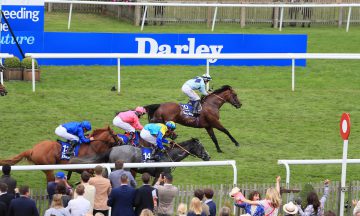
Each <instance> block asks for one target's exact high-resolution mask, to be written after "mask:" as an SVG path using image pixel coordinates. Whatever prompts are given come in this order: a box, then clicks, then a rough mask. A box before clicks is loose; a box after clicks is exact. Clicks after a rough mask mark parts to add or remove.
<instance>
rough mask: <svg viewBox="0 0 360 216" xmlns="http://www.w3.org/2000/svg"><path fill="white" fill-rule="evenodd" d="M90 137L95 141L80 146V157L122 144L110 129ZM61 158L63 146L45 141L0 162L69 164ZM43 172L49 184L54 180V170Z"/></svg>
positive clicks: (105, 150) (94, 133)
mask: <svg viewBox="0 0 360 216" xmlns="http://www.w3.org/2000/svg"><path fill="white" fill-rule="evenodd" d="M90 136H92V137H94V140H93V141H91V142H90V144H81V145H80V149H79V154H78V156H79V157H82V156H86V155H96V154H102V153H105V152H107V151H108V150H109V149H110V148H112V147H113V146H116V145H120V144H121V143H120V142H121V141H120V140H119V138H118V137H117V136H116V135H115V134H114V132H113V130H112V129H111V128H110V127H106V128H102V129H96V130H94V132H93V133H92V134H91V135H90ZM60 156H61V145H60V144H59V143H58V142H56V141H52V140H44V141H41V142H40V143H38V144H36V145H35V146H34V147H33V148H32V149H29V150H27V151H24V152H22V153H20V154H18V155H16V156H15V157H13V158H11V159H7V160H0V165H4V164H10V165H14V164H16V163H18V162H19V161H21V160H22V159H23V158H26V159H27V160H28V161H29V162H32V163H34V164H36V165H46V164H67V163H68V162H69V161H67V160H61V159H60ZM104 162H106V161H104ZM43 172H44V173H45V175H46V179H47V181H48V182H49V181H53V180H54V172H53V170H43Z"/></svg>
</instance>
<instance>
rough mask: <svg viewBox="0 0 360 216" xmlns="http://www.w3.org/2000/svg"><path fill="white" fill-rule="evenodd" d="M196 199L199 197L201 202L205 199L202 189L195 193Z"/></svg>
mask: <svg viewBox="0 0 360 216" xmlns="http://www.w3.org/2000/svg"><path fill="white" fill-rule="evenodd" d="M194 197H197V198H198V199H199V200H200V201H202V200H203V199H204V191H203V190H201V189H196V190H195V191H194Z"/></svg>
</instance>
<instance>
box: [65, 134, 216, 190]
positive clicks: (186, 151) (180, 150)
mask: <svg viewBox="0 0 360 216" xmlns="http://www.w3.org/2000/svg"><path fill="white" fill-rule="evenodd" d="M141 154H142V152H141V148H138V147H135V146H133V145H121V146H115V147H113V148H112V149H111V152H110V155H108V156H107V157H108V158H109V163H114V162H115V161H117V160H123V161H124V162H125V163H142V155H141ZM189 155H191V156H193V157H197V158H200V159H202V160H204V161H209V160H210V155H209V153H208V152H207V151H206V150H205V148H204V146H203V144H202V143H201V142H200V141H199V140H198V139H196V138H191V139H189V140H186V141H184V142H180V143H178V144H174V145H173V146H172V147H170V148H167V153H166V154H165V155H164V156H163V157H162V158H161V159H160V161H158V162H179V161H182V160H184V159H185V158H186V157H187V156H189ZM71 160H72V163H89V161H94V160H95V161H98V160H99V161H101V160H103V159H102V158H101V155H95V156H93V157H91V156H87V157H81V158H80V157H78V158H73V159H71ZM131 171H134V172H137V173H144V172H148V173H149V174H150V175H151V176H153V177H155V179H154V182H153V183H155V182H156V181H157V179H158V178H159V176H160V173H162V172H165V173H170V172H171V168H169V167H157V168H140V169H132V170H131ZM132 173H133V172H132ZM133 175H134V176H135V173H133Z"/></svg>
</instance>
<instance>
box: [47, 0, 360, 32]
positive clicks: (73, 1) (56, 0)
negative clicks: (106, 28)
mask: <svg viewBox="0 0 360 216" xmlns="http://www.w3.org/2000/svg"><path fill="white" fill-rule="evenodd" d="M45 2H46V3H62V4H64V3H66V4H70V10H69V19H68V29H70V25H71V16H72V8H73V5H74V4H89V5H113V6H126V5H128V6H143V7H145V8H144V12H143V15H142V22H141V31H142V30H143V29H144V24H145V20H146V16H147V11H148V7H150V6H155V7H165V6H166V7H210V8H215V10H214V14H213V18H212V28H211V30H212V31H214V29H215V22H216V17H217V12H218V8H280V21H279V31H282V26H283V17H284V8H344V7H347V8H349V9H348V17H347V22H346V32H348V31H349V27H350V18H351V9H352V8H353V7H360V4H358V3H352V4H294V3H292V4H277V3H275V4H240V3H238V4H224V3H179V2H172V3H171V2H167V3H165V2H106V1H78V0H45ZM274 17H277V15H276V16H275V15H274ZM277 22H278V20H276V21H275V23H277Z"/></svg>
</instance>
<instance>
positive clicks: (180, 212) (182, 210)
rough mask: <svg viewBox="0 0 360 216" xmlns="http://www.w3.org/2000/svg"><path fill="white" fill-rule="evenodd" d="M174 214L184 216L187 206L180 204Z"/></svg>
mask: <svg viewBox="0 0 360 216" xmlns="http://www.w3.org/2000/svg"><path fill="white" fill-rule="evenodd" d="M176 214H177V216H186V214H187V205H186V204H185V203H180V204H179V206H178V208H177V211H176Z"/></svg>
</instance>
